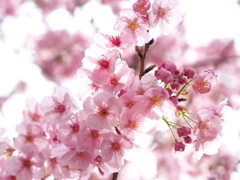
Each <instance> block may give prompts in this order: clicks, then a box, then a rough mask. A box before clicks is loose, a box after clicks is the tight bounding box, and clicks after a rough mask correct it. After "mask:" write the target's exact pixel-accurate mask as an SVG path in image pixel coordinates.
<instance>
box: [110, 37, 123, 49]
mask: <svg viewBox="0 0 240 180" xmlns="http://www.w3.org/2000/svg"><path fill="white" fill-rule="evenodd" d="M110 41H111V43H112V44H113V45H114V46H117V47H119V46H120V44H121V40H120V38H119V37H118V36H111V37H110Z"/></svg>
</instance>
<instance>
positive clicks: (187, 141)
mask: <svg viewBox="0 0 240 180" xmlns="http://www.w3.org/2000/svg"><path fill="white" fill-rule="evenodd" d="M183 139H184V142H185V143H186V144H191V143H192V138H191V137H189V136H186V137H184V138H183Z"/></svg>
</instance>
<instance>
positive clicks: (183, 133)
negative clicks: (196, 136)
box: [177, 127, 191, 137]
mask: <svg viewBox="0 0 240 180" xmlns="http://www.w3.org/2000/svg"><path fill="white" fill-rule="evenodd" d="M177 133H178V136H179V137H182V136H188V135H189V134H191V129H190V128H189V127H181V128H178V129H177Z"/></svg>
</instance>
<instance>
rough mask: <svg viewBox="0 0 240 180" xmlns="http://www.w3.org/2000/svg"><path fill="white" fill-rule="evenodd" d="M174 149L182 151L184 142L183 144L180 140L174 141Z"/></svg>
mask: <svg viewBox="0 0 240 180" xmlns="http://www.w3.org/2000/svg"><path fill="white" fill-rule="evenodd" d="M174 150H175V151H180V152H183V151H184V150H185V144H183V143H182V142H178V141H176V142H175V144H174Z"/></svg>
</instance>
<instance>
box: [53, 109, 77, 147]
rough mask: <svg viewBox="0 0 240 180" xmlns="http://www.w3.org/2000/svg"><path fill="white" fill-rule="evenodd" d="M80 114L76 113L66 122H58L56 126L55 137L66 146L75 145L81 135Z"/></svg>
mask: <svg viewBox="0 0 240 180" xmlns="http://www.w3.org/2000/svg"><path fill="white" fill-rule="evenodd" d="M81 123H82V118H81V114H80V113H77V114H75V115H74V117H73V118H71V119H70V120H69V121H68V123H64V124H60V125H59V127H58V128H57V132H56V135H57V138H58V139H59V140H60V141H61V142H62V143H64V144H65V145H67V146H68V147H75V146H76V144H77V143H78V142H79V139H80V136H81V132H80V129H81Z"/></svg>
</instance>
